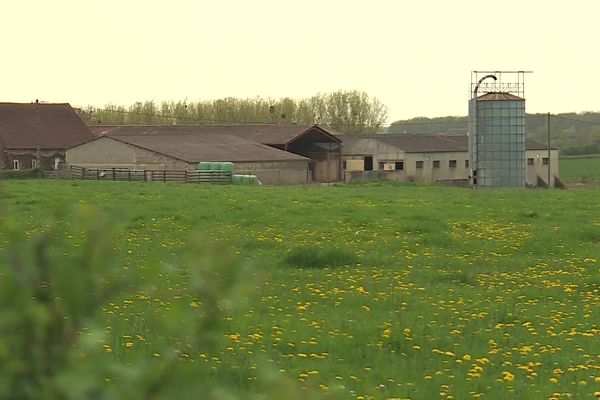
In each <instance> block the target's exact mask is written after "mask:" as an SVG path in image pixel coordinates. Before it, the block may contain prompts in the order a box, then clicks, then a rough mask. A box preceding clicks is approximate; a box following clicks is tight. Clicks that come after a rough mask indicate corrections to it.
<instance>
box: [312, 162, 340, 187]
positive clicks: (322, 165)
mask: <svg viewBox="0 0 600 400" xmlns="http://www.w3.org/2000/svg"><path fill="white" fill-rule="evenodd" d="M313 168H314V170H313V173H312V179H313V180H314V181H315V182H337V181H338V180H339V175H340V162H339V161H338V160H337V159H336V160H328V161H327V160H322V161H320V160H316V161H313Z"/></svg>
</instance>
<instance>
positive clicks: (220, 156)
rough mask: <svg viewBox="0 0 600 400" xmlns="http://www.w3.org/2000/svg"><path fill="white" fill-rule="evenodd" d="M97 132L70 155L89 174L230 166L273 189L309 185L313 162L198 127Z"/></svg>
mask: <svg viewBox="0 0 600 400" xmlns="http://www.w3.org/2000/svg"><path fill="white" fill-rule="evenodd" d="M102 129H104V130H101V128H97V129H96V133H97V134H98V133H99V134H100V135H101V136H98V137H97V138H95V139H93V140H91V141H88V142H86V143H83V144H80V145H77V146H74V147H72V148H70V149H68V150H67V163H68V164H69V165H73V166H79V167H84V168H128V169H134V170H193V169H195V168H196V165H197V164H198V163H199V162H200V161H230V162H233V163H234V164H235V173H236V174H251V175H256V176H257V177H258V179H259V180H260V181H261V182H263V183H265V184H270V185H278V184H288V185H290V184H303V183H308V182H310V178H311V177H310V171H309V161H310V160H309V159H308V158H306V157H304V156H301V155H298V154H294V153H290V152H287V151H283V150H279V149H276V148H273V147H270V146H266V145H264V144H261V143H257V142H254V141H250V140H246V139H244V138H241V137H238V136H235V135H232V134H229V133H226V132H219V131H217V132H213V131H210V130H206V129H201V127H199V126H122V127H107V128H102Z"/></svg>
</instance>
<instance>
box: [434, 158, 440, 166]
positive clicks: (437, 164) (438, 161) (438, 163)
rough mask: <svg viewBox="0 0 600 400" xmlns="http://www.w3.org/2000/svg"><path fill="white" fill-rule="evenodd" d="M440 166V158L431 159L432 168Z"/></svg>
mask: <svg viewBox="0 0 600 400" xmlns="http://www.w3.org/2000/svg"><path fill="white" fill-rule="evenodd" d="M439 167H440V160H433V168H439Z"/></svg>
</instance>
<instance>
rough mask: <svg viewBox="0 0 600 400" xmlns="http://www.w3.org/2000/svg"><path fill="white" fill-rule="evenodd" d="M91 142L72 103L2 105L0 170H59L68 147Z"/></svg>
mask: <svg viewBox="0 0 600 400" xmlns="http://www.w3.org/2000/svg"><path fill="white" fill-rule="evenodd" d="M91 139H93V135H92V133H91V132H90V130H89V128H88V127H87V125H86V124H85V123H84V122H83V121H82V120H81V118H79V116H78V115H77V113H76V112H75V110H73V109H72V108H71V106H70V105H69V104H66V103H64V104H51V103H0V168H10V169H14V170H19V169H30V168H36V167H39V168H41V169H44V170H53V169H58V168H59V167H60V166H61V165H62V164H64V162H65V151H66V149H67V148H69V147H72V146H74V145H77V144H79V143H82V142H85V141H88V140H91Z"/></svg>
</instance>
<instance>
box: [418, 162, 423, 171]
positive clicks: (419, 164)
mask: <svg viewBox="0 0 600 400" xmlns="http://www.w3.org/2000/svg"><path fill="white" fill-rule="evenodd" d="M416 167H417V169H423V161H417V163H416Z"/></svg>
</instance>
